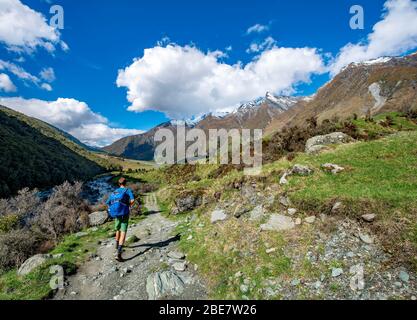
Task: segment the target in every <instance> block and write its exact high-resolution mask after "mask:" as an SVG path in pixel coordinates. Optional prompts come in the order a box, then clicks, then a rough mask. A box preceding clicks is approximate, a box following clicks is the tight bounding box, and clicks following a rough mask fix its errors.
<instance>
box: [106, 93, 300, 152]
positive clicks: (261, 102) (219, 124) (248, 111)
mask: <svg viewBox="0 0 417 320" xmlns="http://www.w3.org/2000/svg"><path fill="white" fill-rule="evenodd" d="M298 101H300V99H299V98H293V97H275V96H274V95H272V94H271V93H267V94H266V96H265V98H261V99H257V100H255V101H252V102H249V103H246V104H243V105H241V106H240V107H239V108H238V109H237V110H236V111H234V112H231V113H225V114H223V115H214V114H207V115H204V116H202V117H201V118H200V119H199V120H198V121H194V122H188V121H187V122H185V125H186V127H187V129H190V128H198V129H202V130H205V131H208V130H209V129H242V128H246V129H264V128H265V127H266V126H268V125H269V124H270V123H271V121H272V119H274V118H275V117H276V116H278V115H279V114H281V113H282V112H285V111H287V110H288V109H289V108H291V107H292V106H293V105H294V104H296V103H297V102H298ZM176 123H177V122H176V121H171V122H167V123H163V124H161V125H159V126H157V127H155V128H153V129H151V130H150V131H148V132H146V133H144V134H139V135H136V136H130V137H126V138H123V139H120V140H118V141H116V142H115V143H113V144H112V145H110V146H107V147H104V148H103V150H104V151H106V152H108V153H110V154H114V155H117V156H123V157H126V158H131V159H137V160H152V159H153V156H154V150H155V147H156V144H155V142H154V134H155V132H156V131H157V130H158V129H160V128H165V129H169V130H171V131H172V132H173V133H174V136H176Z"/></svg>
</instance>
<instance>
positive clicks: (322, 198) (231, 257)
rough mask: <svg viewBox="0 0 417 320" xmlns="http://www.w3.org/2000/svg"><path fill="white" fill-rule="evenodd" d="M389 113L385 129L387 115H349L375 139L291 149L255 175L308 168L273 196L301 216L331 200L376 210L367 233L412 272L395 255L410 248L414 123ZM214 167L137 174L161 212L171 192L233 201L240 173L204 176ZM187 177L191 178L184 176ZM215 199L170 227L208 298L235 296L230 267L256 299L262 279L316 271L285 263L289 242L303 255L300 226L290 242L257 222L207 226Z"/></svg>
mask: <svg viewBox="0 0 417 320" xmlns="http://www.w3.org/2000/svg"><path fill="white" fill-rule="evenodd" d="M389 115H390V116H392V117H393V118H394V125H392V126H391V127H385V126H382V125H381V123H380V121H382V120H384V119H385V117H386V116H387V115H381V116H379V117H377V118H376V119H375V121H374V122H365V121H364V120H362V119H358V120H355V123H356V124H357V125H358V127H359V129H360V130H361V131H364V132H365V131H366V133H367V134H368V135H369V136H385V137H384V138H382V139H378V140H374V141H371V142H357V143H352V144H349V145H342V146H334V147H332V150H330V151H328V152H325V153H322V154H320V155H318V156H309V155H306V154H298V155H297V156H296V158H295V159H294V160H293V161H287V160H285V159H282V160H279V161H276V162H274V163H272V164H268V165H266V166H264V168H263V174H262V176H263V177H264V178H266V181H267V183H266V184H267V185H277V184H278V181H279V178H280V174H281V173H282V172H283V171H284V170H287V169H289V168H291V167H292V166H293V165H294V164H296V163H300V164H306V165H308V166H310V167H312V168H314V169H315V173H314V175H312V176H309V177H297V176H293V177H290V179H289V180H290V183H289V185H287V186H284V187H279V193H288V195H289V197H290V198H291V200H293V202H294V203H295V205H296V207H297V208H298V209H299V210H300V211H301V214H303V213H304V215H305V216H308V215H311V214H319V213H323V212H324V213H330V209H331V207H332V205H333V204H334V203H335V201H342V203H343V204H344V205H345V206H344V210H343V211H342V212H341V214H342V215H343V214H348V215H351V216H352V217H360V216H361V215H362V214H364V213H368V212H373V213H376V214H377V215H378V221H377V223H375V224H374V229H375V230H374V231H375V233H376V234H377V236H378V237H381V241H382V243H383V244H384V245H386V248H387V249H388V250H392V252H393V253H394V256H395V257H397V258H398V259H403V262H405V263H410V264H414V265H415V267H416V269H417V264H416V261H414V260H413V257H412V255H411V256H410V255H408V256H404V257H403V256H402V254H403V252H404V251H407V250H409V252H411V253H412V254H413V253H414V255H415V253H416V252H417V224H416V222H415V221H416V215H417V174H416V172H417V170H416V169H417V131H415V130H416V129H417V125H416V124H415V123H413V122H411V121H409V120H407V119H405V118H404V117H402V116H400V115H398V114H395V113H391V114H389ZM399 130H409V131H405V132H404V131H402V132H398V131H399ZM328 162H331V163H335V164H338V165H341V166H343V167H345V168H346V171H345V172H343V173H340V174H338V175H332V174H329V173H326V172H324V171H322V170H321V165H322V164H324V163H328ZM216 169H217V167H216V166H206V165H198V166H196V167H195V168H194V169H193V170H191V169H188V170H190V171H191V172H187V170H185V168H181V167H178V168H176V169H175V170H174V169H166V170H165V171H164V170H162V171H152V172H149V173H147V174H145V175H141V178H143V179H144V180H146V181H149V182H151V181H155V180H157V181H159V182H160V184H161V188H162V190H161V191H160V192H159V193H158V194H159V197H160V199H159V200H160V202H161V203H162V204H163V205H164V209H165V211H166V213H167V214H168V211H169V206H170V204H172V202H173V200H174V199H175V197H176V195H177V192H178V190H193V189H198V188H203V189H204V190H205V192H206V194H213V193H214V192H216V191H220V192H222V200H228V199H229V200H230V199H236V198H238V197H239V192H237V191H233V190H229V188H228V187H227V186H228V185H230V183H231V182H233V181H238V180H240V179H242V178H243V174H242V173H241V172H238V171H236V170H234V171H231V172H230V173H228V174H226V175H225V176H221V177H219V178H217V179H213V178H210V174H211V173H212V172H214V171H215V170H216ZM193 176H198V179H192V178H191V177H193ZM237 201H238V200H237ZM216 204H217V203H216V202H213V203H211V204H209V205H208V206H206V207H204V208H199V209H197V210H195V211H194V213H195V214H196V219H193V220H190V219H188V218H187V215H186V214H185V215H180V216H179V217H176V219H179V220H180V221H182V223H181V224H180V226H179V230H178V231H179V232H180V233H181V234H182V237H181V242H180V246H181V247H182V249H183V250H184V251H185V252H186V253H187V254H188V256H187V259H189V260H190V261H191V262H192V263H195V264H198V266H199V271H200V272H201V273H202V274H203V275H204V277H205V278H206V279H207V280H208V282H209V286H210V289H211V297H213V298H220V299H223V298H232V299H235V298H242V293H241V291H240V286H241V285H242V284H243V279H242V278H241V277H236V276H235V274H236V272H238V271H243V273H244V274H245V277H246V278H250V279H251V281H253V282H254V283H255V287H254V288H255V289H253V290H252V291H251V292H248V293H247V296H249V297H250V298H264V297H263V296H262V294H261V293H259V292H257V291H256V290H257V289H258V288H261V287H262V286H261V283H262V281H264V280H265V279H267V278H279V277H281V278H282V277H284V278H287V279H288V278H292V277H303V276H314V275H317V274H320V272H322V270H315V269H314V268H312V267H311V264H310V263H309V262H308V261H305V263H303V264H302V265H297V266H294V265H292V261H291V259H290V258H289V256H288V254H287V253H288V248H291V247H296V250H297V254H300V255H303V254H305V253H306V252H304V253H303V250H304V249H305V248H306V247H308V245H309V243H311V241H312V239H313V238H314V234H313V233H312V230H311V228H309V227H308V226H303V227H302V228H301V231H300V232H301V234H302V236H301V237H300V238H297V239H296V240H295V239H292V238H288V237H287V236H286V235H284V234H271V233H267V234H264V233H260V232H259V224H256V223H251V222H248V221H246V220H242V219H230V220H228V221H226V222H223V223H222V224H216V225H212V224H211V223H210V221H209V220H210V217H209V215H208V214H207V212H210V210H213V209H214V208H215V206H216ZM389 230H395V232H390V231H389ZM271 247H274V248H276V249H277V250H276V251H275V252H274V253H273V254H272V255H271V254H269V255H268V254H266V253H265V249H266V248H271ZM405 248H407V250H405ZM404 259H405V261H404ZM339 263H340V262H338V261H331V262H329V265H324V266H322V268H324V269H329V268H332V267H337V266H338V265H339ZM301 297H302V295H301ZM275 298H281V297H278V296H277V297H275ZM317 298H319V297H317Z"/></svg>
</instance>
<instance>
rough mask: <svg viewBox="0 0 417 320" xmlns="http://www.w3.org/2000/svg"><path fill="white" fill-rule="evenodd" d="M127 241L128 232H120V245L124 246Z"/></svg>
mask: <svg viewBox="0 0 417 320" xmlns="http://www.w3.org/2000/svg"><path fill="white" fill-rule="evenodd" d="M125 241H126V233H125V232H120V237H119V246H123V245H124V244H125Z"/></svg>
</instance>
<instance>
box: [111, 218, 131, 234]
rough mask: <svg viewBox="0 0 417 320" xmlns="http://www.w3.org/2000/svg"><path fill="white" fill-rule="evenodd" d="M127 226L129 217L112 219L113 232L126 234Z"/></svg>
mask: <svg viewBox="0 0 417 320" xmlns="http://www.w3.org/2000/svg"><path fill="white" fill-rule="evenodd" d="M128 226H129V215H127V216H123V217H120V218H115V219H114V230H116V231H121V232H124V233H126V232H127V227H128Z"/></svg>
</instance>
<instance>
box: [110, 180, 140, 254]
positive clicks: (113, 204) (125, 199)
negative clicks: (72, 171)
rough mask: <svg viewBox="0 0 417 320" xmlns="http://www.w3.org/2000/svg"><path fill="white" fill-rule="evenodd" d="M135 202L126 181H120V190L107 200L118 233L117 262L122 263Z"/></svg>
mask: <svg viewBox="0 0 417 320" xmlns="http://www.w3.org/2000/svg"><path fill="white" fill-rule="evenodd" d="M134 202H135V198H134V196H133V192H132V190H130V189H129V188H126V179H125V178H120V179H119V188H118V189H116V190H115V191H114V192H113V193H112V194H111V195H110V197H109V199H108V200H107V202H106V204H107V206H108V207H109V214H110V216H111V217H113V218H114V221H115V225H114V227H115V231H116V260H118V261H122V260H123V259H122V252H123V245H124V243H125V240H126V233H127V228H128V226H129V215H130V209H131V207H132V206H133V204H134Z"/></svg>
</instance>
